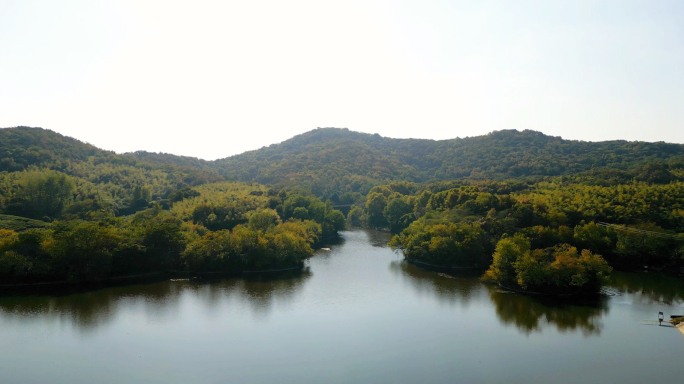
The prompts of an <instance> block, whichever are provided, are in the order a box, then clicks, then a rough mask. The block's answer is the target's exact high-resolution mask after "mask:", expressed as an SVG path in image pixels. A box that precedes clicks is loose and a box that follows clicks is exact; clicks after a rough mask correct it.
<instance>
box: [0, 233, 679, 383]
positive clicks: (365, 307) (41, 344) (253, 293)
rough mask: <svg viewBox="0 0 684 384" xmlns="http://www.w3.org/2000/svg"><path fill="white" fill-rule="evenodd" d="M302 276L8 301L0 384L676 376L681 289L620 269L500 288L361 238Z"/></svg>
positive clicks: (343, 243)
mask: <svg viewBox="0 0 684 384" xmlns="http://www.w3.org/2000/svg"><path fill="white" fill-rule="evenodd" d="M341 237H342V239H341V240H340V241H339V242H337V243H334V244H331V245H330V248H331V250H330V251H324V250H319V251H317V252H316V254H315V256H314V257H313V258H311V259H310V260H309V261H308V262H307V268H306V269H305V270H304V271H302V272H297V273H291V274H288V275H281V276H278V277H269V278H266V277H259V276H254V277H250V278H233V279H223V280H216V281H187V280H184V281H162V282H156V283H146V284H136V285H128V286H119V287H109V288H103V289H98V290H90V291H84V292H78V293H70V294H61V295H53V296H40V295H32V296H27V295H22V296H8V295H5V296H3V297H0V346H1V347H0V382H1V383H4V384H8V383H23V384H26V383H69V384H72V383H226V382H229V383H454V382H459V383H477V382H491V383H504V382H505V383H603V384H605V383H615V382H625V383H646V382H666V381H675V380H676V381H681V379H682V377H684V364H682V361H683V359H684V336H683V335H682V334H681V333H680V332H679V331H678V330H677V329H675V328H672V327H665V326H662V327H661V326H658V325H657V322H655V320H657V315H658V312H659V311H662V312H664V313H665V315H666V317H667V318H669V316H670V314H684V302H683V298H684V284H683V283H682V281H681V279H676V278H673V277H669V276H666V275H661V274H655V273H617V272H616V273H614V278H613V280H614V281H613V283H612V284H611V286H610V287H607V288H606V289H605V290H604V291H605V295H603V296H602V297H601V298H598V299H594V300H582V301H576V300H574V301H565V300H561V301H559V300H557V299H548V298H547V299H539V298H534V297H529V296H525V295H520V294H514V293H506V292H501V291H499V290H498V289H497V288H496V287H494V286H492V285H487V284H483V283H481V282H480V281H479V279H478V277H477V276H472V275H471V276H468V275H459V276H452V275H448V274H444V273H438V272H434V271H428V270H424V269H421V268H419V267H417V266H414V265H411V264H408V263H406V262H404V261H403V259H402V257H401V256H400V255H397V254H395V253H394V252H392V250H390V249H389V248H388V247H387V246H386V242H387V240H388V235H387V234H384V233H379V232H373V231H365V230H353V231H347V232H343V233H342V236H341Z"/></svg>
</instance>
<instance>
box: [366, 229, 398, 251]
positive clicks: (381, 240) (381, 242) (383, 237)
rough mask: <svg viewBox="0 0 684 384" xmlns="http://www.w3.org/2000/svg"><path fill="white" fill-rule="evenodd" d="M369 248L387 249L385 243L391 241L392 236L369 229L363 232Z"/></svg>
mask: <svg viewBox="0 0 684 384" xmlns="http://www.w3.org/2000/svg"><path fill="white" fill-rule="evenodd" d="M363 233H365V234H366V236H367V239H366V241H368V242H369V243H370V245H371V246H373V247H376V248H387V243H388V242H389V241H390V240H391V239H392V234H390V233H387V232H379V231H374V230H370V229H366V230H363Z"/></svg>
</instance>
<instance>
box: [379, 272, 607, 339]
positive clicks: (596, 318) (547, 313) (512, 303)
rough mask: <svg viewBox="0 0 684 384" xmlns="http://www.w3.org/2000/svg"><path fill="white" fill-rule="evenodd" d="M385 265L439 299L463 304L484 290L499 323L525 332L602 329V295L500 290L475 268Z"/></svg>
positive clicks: (604, 305)
mask: <svg viewBox="0 0 684 384" xmlns="http://www.w3.org/2000/svg"><path fill="white" fill-rule="evenodd" d="M389 268H390V270H391V271H392V272H394V273H395V274H399V275H401V276H403V277H404V278H405V279H404V281H406V282H408V283H409V284H411V286H412V287H413V288H414V289H415V290H416V291H417V292H419V293H420V294H427V295H433V296H434V297H436V298H437V299H438V300H439V301H440V302H447V303H461V304H463V305H467V304H468V303H469V302H470V301H477V300H482V299H484V297H485V294H487V293H488V295H489V299H490V300H491V301H492V303H493V304H494V308H495V310H496V314H497V316H498V318H499V320H500V321H501V323H502V324H504V325H509V324H512V325H515V326H516V327H517V328H518V329H519V330H520V331H521V332H523V333H525V334H528V335H529V334H531V333H533V332H541V331H542V330H543V329H545V328H550V327H555V328H556V329H557V330H559V331H560V332H569V331H578V330H579V331H581V332H582V333H583V334H584V335H585V336H592V335H599V334H600V333H601V330H602V329H603V323H602V322H601V318H602V317H603V316H605V315H607V314H608V302H607V298H606V297H598V298H594V299H573V300H569V299H560V298H554V297H532V296H528V295H523V294H517V293H509V292H502V291H501V290H499V289H498V287H496V286H494V285H489V284H484V283H482V282H481V281H480V279H479V277H480V275H481V273H479V272H475V271H471V272H467V271H464V272H448V273H445V272H443V271H442V272H440V271H437V270H428V269H425V268H424V267H422V266H420V267H419V266H416V265H413V264H410V263H408V262H406V261H392V262H391V263H390V266H389Z"/></svg>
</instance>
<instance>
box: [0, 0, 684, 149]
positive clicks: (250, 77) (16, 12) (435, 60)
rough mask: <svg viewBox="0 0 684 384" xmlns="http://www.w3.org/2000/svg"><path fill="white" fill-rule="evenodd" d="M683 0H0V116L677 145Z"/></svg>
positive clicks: (194, 145) (123, 143)
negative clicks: (515, 134)
mask: <svg viewBox="0 0 684 384" xmlns="http://www.w3.org/2000/svg"><path fill="white" fill-rule="evenodd" d="M682 20H684V1H679V0H677V1H627V0H616V1H609V0H605V1H604V0H602V1H578V0H572V1H551V0H540V1H521V0H510V1H438V0H435V1H370V0H364V1H339V0H338V1H324V0H317V1H295V0H288V1H246V0H240V1H228V0H224V1H198V0H193V1H170V0H164V1H145V0H136V1H96V0H83V1H67V0H60V1H56V0H47V1H32V0H17V1H14V0H0V127H10V126H17V125H28V126H38V127H43V128H48V129H52V130H54V131H57V132H60V133H62V134H65V135H68V136H72V137H75V138H78V139H80V140H84V141H87V142H90V143H92V144H95V145H97V146H99V147H101V148H104V149H110V150H115V151H117V152H124V151H134V150H139V149H144V150H148V151H155V152H159V151H161V152H169V153H174V154H181V155H189V156H197V157H201V158H205V159H215V158H220V157H226V156H229V155H232V154H236V153H240V152H243V151H245V150H251V149H256V148H259V147H262V146H265V145H269V144H272V143H276V142H280V141H283V140H285V139H287V138H290V137H292V136H294V135H296V134H299V133H302V132H305V131H309V130H311V129H314V128H316V127H347V128H349V129H351V130H355V131H363V132H370V133H376V132H377V133H380V134H381V135H383V136H389V137H419V138H432V139H445V138H454V137H465V136H475V135H481V134H485V133H487V132H490V131H492V130H499V129H509V128H515V129H534V130H539V131H542V132H544V133H546V134H551V135H556V136H562V137H564V138H569V139H581V140H592V141H596V140H609V139H627V140H644V141H661V140H662V141H669V142H680V143H682V142H684V22H683V21H682Z"/></svg>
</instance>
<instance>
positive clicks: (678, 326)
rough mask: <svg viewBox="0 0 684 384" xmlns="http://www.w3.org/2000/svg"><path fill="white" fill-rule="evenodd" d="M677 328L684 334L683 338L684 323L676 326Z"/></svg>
mask: <svg viewBox="0 0 684 384" xmlns="http://www.w3.org/2000/svg"><path fill="white" fill-rule="evenodd" d="M675 327H677V329H678V330H679V332H681V333H682V336H684V323H679V324H677V325H675Z"/></svg>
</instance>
